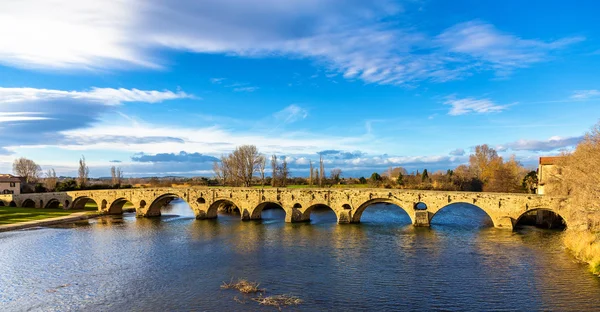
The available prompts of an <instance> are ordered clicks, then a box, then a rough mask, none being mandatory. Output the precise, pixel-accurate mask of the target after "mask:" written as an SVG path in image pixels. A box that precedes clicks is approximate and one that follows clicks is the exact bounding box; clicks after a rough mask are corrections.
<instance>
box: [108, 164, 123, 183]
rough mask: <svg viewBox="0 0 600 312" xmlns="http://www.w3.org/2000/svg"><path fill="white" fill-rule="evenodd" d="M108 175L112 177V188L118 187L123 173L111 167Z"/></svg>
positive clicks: (119, 169)
mask: <svg viewBox="0 0 600 312" xmlns="http://www.w3.org/2000/svg"><path fill="white" fill-rule="evenodd" d="M110 175H111V177H112V185H113V187H117V188H118V187H120V186H121V180H122V179H123V172H121V168H118V167H115V166H112V167H111V168H110Z"/></svg>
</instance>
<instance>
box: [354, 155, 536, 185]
mask: <svg viewBox="0 0 600 312" xmlns="http://www.w3.org/2000/svg"><path fill="white" fill-rule="evenodd" d="M362 179H364V178H362ZM364 180H365V182H367V183H368V184H370V185H372V186H375V187H386V188H403V189H422V190H444V191H471V192H506V193H515V192H516V193H519V192H525V193H535V192H536V189H537V171H535V170H534V171H531V170H528V169H526V168H525V167H524V166H523V165H522V164H521V163H520V162H518V161H517V160H516V159H515V157H514V156H511V157H510V158H509V159H508V160H505V159H504V158H503V157H501V156H499V155H498V152H497V151H496V150H494V149H493V148H491V147H489V146H488V145H485V144H484V145H479V146H476V147H475V150H474V153H473V154H471V155H470V156H469V163H468V164H467V165H459V166H458V167H456V168H455V169H453V170H452V169H449V170H446V171H441V170H440V171H436V172H434V173H430V172H429V171H428V170H427V169H424V170H423V171H421V172H420V171H419V170H417V171H416V173H410V174H409V173H408V172H407V170H406V169H404V168H402V167H395V168H394V167H390V168H389V169H388V170H387V171H386V172H384V173H383V174H379V173H376V172H375V173H373V174H372V175H371V177H370V178H369V179H368V180H366V179H364Z"/></svg>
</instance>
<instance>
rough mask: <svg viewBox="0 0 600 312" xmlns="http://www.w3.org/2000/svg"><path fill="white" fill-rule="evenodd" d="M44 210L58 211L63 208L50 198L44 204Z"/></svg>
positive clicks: (58, 202) (56, 200)
mask: <svg viewBox="0 0 600 312" xmlns="http://www.w3.org/2000/svg"><path fill="white" fill-rule="evenodd" d="M46 208H53V209H59V208H64V207H62V204H61V202H60V200H58V199H56V198H52V199H50V200H49V201H48V202H46Z"/></svg>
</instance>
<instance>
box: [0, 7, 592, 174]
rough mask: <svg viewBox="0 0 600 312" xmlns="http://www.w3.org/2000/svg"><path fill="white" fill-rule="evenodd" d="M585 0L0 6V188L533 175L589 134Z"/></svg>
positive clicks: (589, 19) (589, 51)
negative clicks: (21, 167)
mask: <svg viewBox="0 0 600 312" xmlns="http://www.w3.org/2000/svg"><path fill="white" fill-rule="evenodd" d="M598 12H600V4H598V3H597V2H595V1H577V2H574V1H570V2H567V1H526V2H523V1H502V2H495V3H492V2H491V1H441V0H440V1H419V0H406V1H391V0H374V1H359V0H345V1H342V0H319V1H317V0H288V1H277V0H244V1H242V0H221V1H192V0H176V1H169V2H165V1H159V0H147V1H139V0H118V1H117V0H107V1H95V2H92V1H73V0H56V1H54V2H52V3H49V2H48V1H43V0H22V1H9V2H6V1H5V2H3V3H0V38H2V39H1V40H0V131H1V132H2V136H1V137H0V172H10V171H11V164H12V161H13V160H14V159H15V158H17V157H28V158H31V159H34V160H35V161H36V162H38V163H39V164H40V165H41V166H42V167H43V169H45V170H46V169H49V168H55V169H56V171H57V173H58V174H64V175H75V173H76V169H77V168H76V167H77V161H78V159H79V158H80V157H81V155H85V157H86V159H87V161H88V164H89V165H90V169H91V170H90V171H91V175H92V176H107V175H109V172H110V171H109V168H110V166H113V165H117V166H120V167H122V168H123V170H124V172H125V175H126V176H153V175H186V176H190V175H205V176H210V175H212V172H211V167H212V161H213V160H214V159H215V157H219V156H220V155H222V154H225V153H228V152H230V151H231V150H233V149H234V148H235V147H236V146H239V145H242V144H254V145H257V147H258V148H259V150H260V151H261V152H263V153H265V154H267V155H270V154H277V155H285V156H287V157H288V159H289V161H290V166H291V168H292V170H293V173H294V174H296V175H305V174H306V173H307V172H308V161H309V160H317V159H318V153H319V152H323V151H325V153H324V154H325V155H326V166H327V167H328V168H329V169H332V168H341V169H342V170H343V171H344V173H345V174H344V175H345V176H360V175H367V174H369V173H371V172H373V171H379V172H381V171H384V170H385V169H386V168H388V167H390V166H403V167H406V168H407V169H409V171H411V170H416V169H420V170H422V169H423V168H428V169H429V170H438V169H443V170H445V169H448V168H454V167H456V166H457V165H459V164H461V163H465V162H466V161H467V160H468V155H469V153H470V152H471V150H472V148H473V147H474V146H476V145H479V144H489V145H491V146H493V147H495V148H496V149H498V150H499V151H500V152H501V155H503V156H506V157H509V156H510V155H513V154H514V155H516V156H517V158H518V159H519V160H520V161H521V162H523V163H524V164H526V165H528V166H532V167H533V166H535V164H536V163H537V158H538V157H539V156H541V155H552V154H556V153H558V152H559V151H560V150H561V149H569V148H572V147H573V146H574V145H575V144H576V143H577V142H578V141H579V140H580V138H581V136H582V135H583V134H584V133H585V132H586V131H587V130H588V129H589V128H590V127H591V126H592V125H593V124H595V123H596V122H598V120H599V118H600V79H598V77H599V75H598V72H600V22H599V21H598V18H597V13H598Z"/></svg>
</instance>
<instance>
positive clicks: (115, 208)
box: [107, 197, 135, 214]
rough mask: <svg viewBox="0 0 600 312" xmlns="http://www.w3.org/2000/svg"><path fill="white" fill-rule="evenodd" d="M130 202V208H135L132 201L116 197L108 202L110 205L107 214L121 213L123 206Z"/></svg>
mask: <svg viewBox="0 0 600 312" xmlns="http://www.w3.org/2000/svg"><path fill="white" fill-rule="evenodd" d="M127 204H130V205H131V206H132V208H133V209H134V210H135V208H134V207H135V206H134V205H133V203H132V202H131V201H129V200H128V199H126V198H123V197H121V198H117V199H115V200H113V202H112V203H111V204H110V207H108V211H107V212H108V214H122V213H123V208H124V207H125V205H127Z"/></svg>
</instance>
